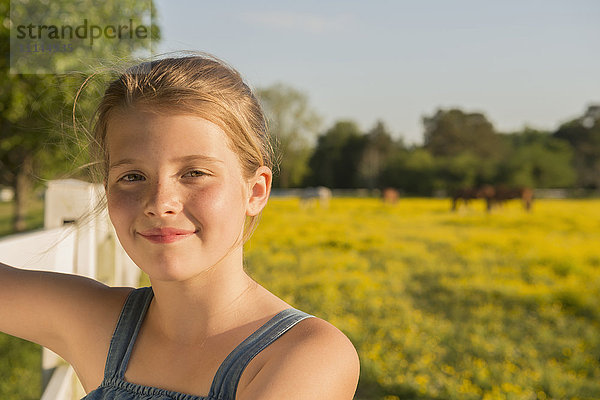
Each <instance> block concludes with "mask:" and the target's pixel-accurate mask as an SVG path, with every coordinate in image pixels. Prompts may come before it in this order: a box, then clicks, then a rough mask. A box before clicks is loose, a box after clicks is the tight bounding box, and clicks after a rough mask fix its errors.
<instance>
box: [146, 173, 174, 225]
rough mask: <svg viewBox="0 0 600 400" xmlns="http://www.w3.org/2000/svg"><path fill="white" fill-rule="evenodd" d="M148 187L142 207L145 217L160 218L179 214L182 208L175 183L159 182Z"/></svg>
mask: <svg viewBox="0 0 600 400" xmlns="http://www.w3.org/2000/svg"><path fill="white" fill-rule="evenodd" d="M148 186H149V187H148V192H147V194H146V200H145V205H144V213H145V214H146V215H147V216H152V217H155V216H159V217H162V216H167V215H177V214H178V213H179V212H181V210H182V208H183V206H182V202H181V196H180V193H179V192H178V191H177V187H176V183H172V182H168V181H159V182H156V183H154V184H152V185H148Z"/></svg>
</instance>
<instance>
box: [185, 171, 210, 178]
mask: <svg viewBox="0 0 600 400" xmlns="http://www.w3.org/2000/svg"><path fill="white" fill-rule="evenodd" d="M204 175H207V174H206V173H204V172H202V171H199V170H197V169H196V170H193V171H189V172H186V173H185V174H184V175H183V176H187V177H190V178H199V177H201V176H204Z"/></svg>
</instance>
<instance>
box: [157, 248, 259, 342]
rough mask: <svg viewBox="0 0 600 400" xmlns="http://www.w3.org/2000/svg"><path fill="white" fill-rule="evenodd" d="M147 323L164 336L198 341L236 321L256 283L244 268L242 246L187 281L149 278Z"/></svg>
mask: <svg viewBox="0 0 600 400" xmlns="http://www.w3.org/2000/svg"><path fill="white" fill-rule="evenodd" d="M150 281H151V283H152V289H153V291H154V299H153V301H152V304H151V306H150V310H149V312H148V318H147V319H148V323H149V324H151V325H152V326H153V328H154V329H157V330H158V331H159V332H160V334H161V335H164V336H165V337H166V338H167V339H169V340H173V341H176V342H180V343H198V342H201V341H203V340H204V339H206V338H207V337H210V336H214V335H217V334H219V333H222V332H225V331H227V330H228V329H231V328H232V326H234V325H235V324H236V323H239V319H240V315H243V313H244V311H245V310H246V309H245V306H246V307H247V306H248V305H249V301H248V300H249V299H250V298H251V297H252V295H253V294H254V293H253V292H255V291H256V290H255V289H256V288H257V287H258V284H257V283H256V282H254V281H253V280H252V279H251V278H250V277H249V276H248V275H247V274H246V273H245V272H244V270H243V263H242V247H239V249H236V250H235V251H234V252H232V254H230V256H228V257H227V258H226V259H224V260H221V262H220V263H219V264H217V265H215V266H214V267H213V268H211V269H210V270H207V271H205V272H202V273H201V274H199V275H197V276H195V277H193V278H191V279H188V280H186V281H181V282H179V281H175V282H174V281H157V280H153V279H152V278H151V279H150Z"/></svg>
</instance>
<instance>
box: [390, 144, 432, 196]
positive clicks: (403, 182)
mask: <svg viewBox="0 0 600 400" xmlns="http://www.w3.org/2000/svg"><path fill="white" fill-rule="evenodd" d="M435 173H436V163H435V159H434V158H433V156H432V155H431V153H429V151H427V150H425V149H423V148H413V149H411V150H405V151H397V152H395V153H394V154H393V155H392V157H390V159H389V160H388V162H387V164H386V165H385V167H384V169H383V171H382V173H381V181H382V183H383V186H390V187H396V188H402V190H403V191H405V192H406V193H409V194H420V195H431V193H432V192H433V190H434V189H436V187H435Z"/></svg>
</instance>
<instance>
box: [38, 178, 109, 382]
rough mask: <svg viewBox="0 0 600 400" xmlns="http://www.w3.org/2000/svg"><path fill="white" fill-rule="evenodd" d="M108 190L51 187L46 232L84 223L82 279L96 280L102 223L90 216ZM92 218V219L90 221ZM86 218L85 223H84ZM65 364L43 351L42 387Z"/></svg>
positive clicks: (79, 232)
mask: <svg viewBox="0 0 600 400" xmlns="http://www.w3.org/2000/svg"><path fill="white" fill-rule="evenodd" d="M103 190H104V188H103V187H102V185H95V184H92V183H88V182H83V181H79V180H75V179H66V180H55V181H50V182H49V183H48V189H47V190H46V196H45V207H44V228H45V229H51V228H57V227H61V226H63V225H66V224H73V223H77V222H84V223H82V224H81V225H77V226H76V240H75V252H74V255H73V257H74V259H73V266H74V268H73V271H69V272H71V273H75V274H78V275H84V276H88V277H90V278H96V260H97V246H96V242H97V238H96V233H97V232H96V231H97V228H98V225H99V223H98V221H97V220H96V218H93V216H90V215H89V213H91V212H92V211H94V210H95V209H96V208H97V206H98V204H99V201H100V199H101V195H102V194H103ZM87 216H89V217H90V218H86V217H87ZM82 218H85V221H82ZM61 364H64V361H63V360H62V359H61V358H60V357H59V356H58V355H56V353H54V352H52V351H50V350H48V349H46V348H44V349H43V350H42V386H43V388H46V386H47V385H48V382H49V381H50V378H51V377H52V373H53V372H54V370H55V369H56V367H58V366H59V365H61Z"/></svg>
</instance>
